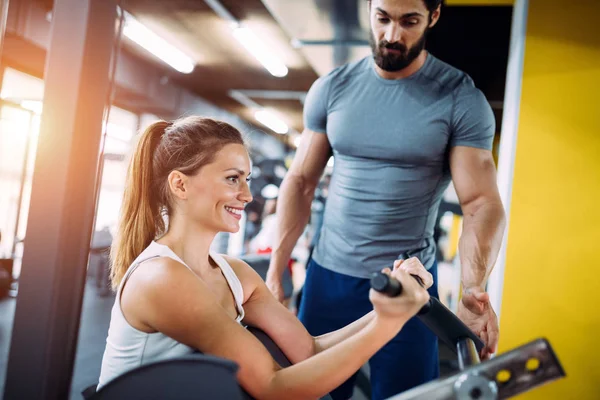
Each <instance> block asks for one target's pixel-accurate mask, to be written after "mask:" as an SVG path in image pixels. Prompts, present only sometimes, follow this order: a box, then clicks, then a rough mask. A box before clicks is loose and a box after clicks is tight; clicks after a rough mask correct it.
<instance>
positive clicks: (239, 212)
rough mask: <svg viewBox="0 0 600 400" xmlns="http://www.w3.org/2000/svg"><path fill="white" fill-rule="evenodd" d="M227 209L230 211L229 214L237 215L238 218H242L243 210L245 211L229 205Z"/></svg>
mask: <svg viewBox="0 0 600 400" xmlns="http://www.w3.org/2000/svg"><path fill="white" fill-rule="evenodd" d="M225 210H227V212H228V213H229V214H231V215H233V216H234V217H236V218H238V219H239V218H242V211H243V210H241V209H239V208H232V207H227V206H225Z"/></svg>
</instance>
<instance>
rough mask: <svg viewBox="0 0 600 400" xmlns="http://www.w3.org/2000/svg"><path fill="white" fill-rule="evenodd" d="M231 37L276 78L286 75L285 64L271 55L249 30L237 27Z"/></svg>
mask: <svg viewBox="0 0 600 400" xmlns="http://www.w3.org/2000/svg"><path fill="white" fill-rule="evenodd" d="M233 36H235V38H236V39H237V40H238V41H239V42H240V43H241V44H242V45H243V46H244V47H245V48H246V50H248V51H249V52H250V53H251V54H252V55H253V56H254V57H255V58H256V59H257V60H258V61H259V62H260V63H261V64H262V65H263V67H265V68H266V69H267V71H269V72H270V73H271V75H273V76H276V77H278V78H281V77H284V76H286V75H287V73H288V69H287V67H286V66H285V64H284V63H283V62H282V61H281V60H279V58H277V57H276V56H275V55H273V54H272V52H271V50H269V49H268V48H267V47H266V46H265V45H264V43H263V42H262V41H261V40H260V39H259V38H258V37H257V36H256V35H255V34H254V32H252V31H251V30H250V29H248V28H245V27H243V26H238V27H236V28H234V29H233Z"/></svg>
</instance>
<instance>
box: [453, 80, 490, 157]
mask: <svg viewBox="0 0 600 400" xmlns="http://www.w3.org/2000/svg"><path fill="white" fill-rule="evenodd" d="M495 132H496V120H495V118H494V113H493V111H492V107H490V104H489V103H488V101H487V99H486V98H485V96H484V95H483V93H482V92H481V91H480V90H479V89H477V88H476V87H475V86H474V85H473V83H472V81H471V80H470V79H469V81H468V82H465V83H463V84H462V85H461V86H460V87H459V88H457V91H456V92H455V98H454V107H453V111H452V137H451V139H450V146H451V147H454V146H467V147H476V148H479V149H486V150H492V146H493V142H494V135H495Z"/></svg>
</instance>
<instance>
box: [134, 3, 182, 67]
mask: <svg viewBox="0 0 600 400" xmlns="http://www.w3.org/2000/svg"><path fill="white" fill-rule="evenodd" d="M123 34H124V35H125V36H127V37H128V38H129V39H131V40H132V41H134V42H135V43H137V44H138V45H140V46H141V47H143V48H144V49H146V50H147V51H149V52H150V53H152V54H154V55H155V56H156V57H158V58H160V59H161V60H163V61H164V62H165V63H167V64H169V65H170V66H171V67H173V68H175V69H176V70H177V71H179V72H182V73H184V74H189V73H190V72H192V71H193V70H194V60H192V58H190V57H188V56H187V55H185V54H184V53H183V52H182V51H181V50H179V49H177V48H176V47H175V46H173V45H171V44H169V43H167V41H166V40H164V39H163V38H161V37H160V36H158V35H157V34H155V33H154V32H152V31H151V30H150V29H148V28H146V27H145V26H144V25H142V24H140V23H139V22H138V21H137V20H136V19H135V18H133V17H132V16H131V14H129V13H128V12H125V26H124V27H123Z"/></svg>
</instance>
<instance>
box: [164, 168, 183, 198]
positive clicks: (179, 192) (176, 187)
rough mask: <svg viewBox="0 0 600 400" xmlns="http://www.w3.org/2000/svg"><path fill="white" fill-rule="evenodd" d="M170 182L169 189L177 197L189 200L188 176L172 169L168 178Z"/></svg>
mask: <svg viewBox="0 0 600 400" xmlns="http://www.w3.org/2000/svg"><path fill="white" fill-rule="evenodd" d="M167 180H168V182H169V191H170V192H171V194H173V196H175V198H177V199H181V200H187V194H188V193H187V190H186V189H187V182H188V177H187V176H186V175H185V174H184V173H182V172H179V171H171V173H169V176H168V178H167Z"/></svg>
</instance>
